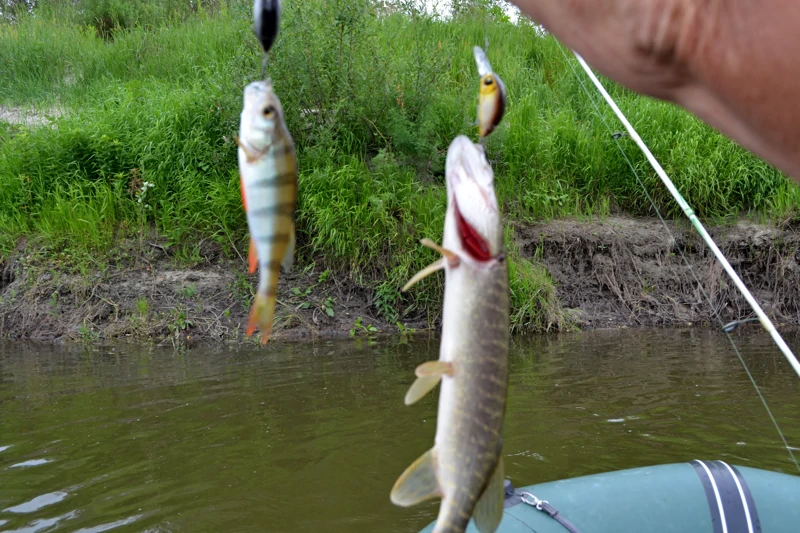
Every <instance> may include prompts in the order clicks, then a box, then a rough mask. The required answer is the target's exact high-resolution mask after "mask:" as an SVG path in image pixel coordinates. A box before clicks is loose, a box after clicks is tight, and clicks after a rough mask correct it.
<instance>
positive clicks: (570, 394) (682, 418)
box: [0, 328, 800, 533]
mask: <svg viewBox="0 0 800 533" xmlns="http://www.w3.org/2000/svg"><path fill="white" fill-rule="evenodd" d="M735 339H736V341H737V343H738V344H739V345H740V346H741V348H742V350H743V352H744V354H745V359H746V361H747V363H748V364H749V365H750V368H751V370H752V371H753V374H754V377H755V379H756V381H757V383H758V384H759V386H760V387H761V389H762V392H763V393H764V395H765V397H766V398H767V401H768V402H769V404H770V406H771V407H772V409H773V411H774V414H775V416H776V417H777V419H778V420H779V422H780V423H781V426H782V428H783V430H784V432H785V433H786V436H787V438H788V440H789V442H790V444H792V443H793V445H794V446H800V379H798V378H797V377H796V376H794V375H793V374H792V373H791V369H790V367H789V365H788V364H787V363H785V361H784V360H783V359H782V358H781V356H780V354H779V353H778V352H777V350H776V349H775V348H774V347H773V345H772V344H771V341H770V339H769V337H768V336H766V335H764V334H761V333H759V332H757V331H756V330H755V328H749V329H748V330H747V331H744V330H742V331H740V332H737V333H736V334H735ZM786 340H787V342H788V343H789V344H790V346H792V347H793V348H794V349H795V350H797V348H798V347H800V336H797V335H792V334H787V336H786ZM437 357H438V341H437V339H435V338H430V339H419V338H417V339H414V340H411V341H403V340H400V339H392V340H382V341H380V342H377V343H372V342H367V341H366V340H356V341H336V342H317V343H296V344H295V343H278V342H273V343H271V344H270V346H269V347H268V348H267V349H266V350H262V349H257V348H255V347H250V346H245V347H235V348H232V347H215V348H192V349H188V350H178V351H176V350H173V349H171V348H170V349H165V348H164V349H162V348H147V347H133V346H125V345H118V346H114V347H107V348H103V349H99V348H91V349H80V348H63V347H50V346H36V345H28V344H5V345H3V344H0V531H6V532H12V531H13V532H29V533H33V532H51V531H59V532H61V531H64V532H67V531H69V532H80V533H98V532H101V531H114V532H118V533H123V532H192V533H202V532H215V533H219V532H225V533H228V532H251V531H252V532H256V531H259V532H287V533H288V532H309V533H310V532H314V533H319V532H332V533H345V532H382V533H394V532H396V533H415V532H417V531H419V530H420V529H421V528H422V527H423V526H425V525H426V524H427V523H429V522H430V521H431V520H433V519H434V518H435V514H436V510H437V508H438V502H431V503H427V504H422V505H420V506H418V507H414V508H409V509H401V508H398V507H394V506H393V505H392V504H391V503H390V502H389V490H390V489H391V487H392V485H393V483H394V481H395V479H396V478H397V476H398V475H399V474H400V473H401V472H402V471H403V470H404V469H405V468H406V466H408V464H409V463H411V462H412V461H413V460H414V459H416V458H417V457H418V456H419V455H420V454H422V453H423V452H424V451H425V450H427V449H428V448H429V447H430V446H431V445H432V444H433V436H434V432H435V424H436V400H437V394H432V395H430V397H427V398H425V399H424V400H422V401H420V402H419V403H418V404H415V405H414V406H410V407H406V406H404V405H403V395H404V394H405V391H406V389H407V387H408V386H409V385H410V383H411V382H412V380H413V370H414V368H415V367H416V365H418V364H419V363H421V362H423V361H426V360H429V359H435V358H437ZM511 368H512V373H511V386H510V391H509V404H508V414H507V419H506V428H505V431H504V435H505V448H504V454H505V464H506V476H507V477H508V478H510V479H511V480H512V481H513V482H514V484H515V485H516V486H524V485H528V484H533V483H539V482H544V481H550V480H554V479H560V478H564V477H571V476H578V475H584V474H592V473H598V472H605V471H609V470H615V469H623V468H631V467H637V466H645V465H652V464H660V463H671V462H681V461H689V460H691V459H694V458H706V459H724V460H726V461H728V462H731V463H734V464H741V465H747V466H753V467H758V468H765V469H770V470H776V471H782V472H787V473H792V472H793V473H795V474H796V473H797V470H796V469H795V467H794V465H793V464H792V463H791V462H790V460H789V455H788V453H787V452H786V450H785V449H784V448H783V447H782V444H781V442H780V440H779V437H778V434H777V432H776V431H775V429H774V427H773V426H772V423H771V422H770V421H769V419H768V417H767V415H766V412H765V410H764V408H763V407H762V405H761V403H760V401H759V399H758V397H757V395H756V392H755V390H754V388H753V386H752V384H751V383H750V381H749V379H748V377H747V375H746V374H745V372H744V371H743V370H742V367H741V364H740V363H739V361H738V359H736V357H735V355H734V354H733V352H732V350H731V347H730V343H729V342H728V340H727V338H726V337H725V336H724V335H722V334H720V333H718V332H715V331H710V330H700V329H691V330H638V329H637V330H617V331H595V332H583V333H576V334H565V335H558V336H547V337H533V338H525V339H519V338H518V339H515V340H514V342H513V348H512V354H511Z"/></svg>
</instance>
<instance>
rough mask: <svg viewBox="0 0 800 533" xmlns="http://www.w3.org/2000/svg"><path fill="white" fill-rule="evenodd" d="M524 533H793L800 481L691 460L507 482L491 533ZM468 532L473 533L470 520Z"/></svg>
mask: <svg viewBox="0 0 800 533" xmlns="http://www.w3.org/2000/svg"><path fill="white" fill-rule="evenodd" d="M434 524H435V522H434V523H433V524H431V525H429V526H428V527H426V528H425V529H423V530H422V532H421V533H430V532H431V531H433V526H434ZM523 532H524V533H531V532H535V533H628V532H630V533H666V532H670V533H762V532H763V533H798V532H800V477H797V476H793V475H788V474H780V473H777V472H770V471H767V470H759V469H756V468H748V467H744V466H733V465H729V464H727V463H725V462H723V461H700V460H696V461H692V462H691V463H678V464H669V465H659V466H650V467H644V468H634V469H630V470H620V471H616V472H609V473H606V474H594V475H591V476H583V477H577V478H572V479H565V480H561V481H553V482H550V483H542V484H539V485H531V486H528V487H523V488H514V487H513V486H512V484H511V482H510V481H506V495H505V511H504V514H503V520H502V521H501V522H500V526H499V527H498V528H497V531H496V532H495V533H523ZM467 533H480V532H479V531H478V529H477V528H476V527H475V524H474V522H472V521H470V524H469V527H468V528H467Z"/></svg>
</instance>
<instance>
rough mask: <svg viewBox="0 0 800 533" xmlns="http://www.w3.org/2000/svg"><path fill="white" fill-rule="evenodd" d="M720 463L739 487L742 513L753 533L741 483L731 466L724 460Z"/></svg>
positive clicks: (748, 508) (748, 528)
mask: <svg viewBox="0 0 800 533" xmlns="http://www.w3.org/2000/svg"><path fill="white" fill-rule="evenodd" d="M720 463H722V464H724V465H725V468H727V469H728V472H730V473H731V476H733V480H734V481H735V482H736V488H738V489H739V496H740V497H741V498H742V507H744V515H745V517H747V530H748V531H749V532H750V533H755V530H754V529H753V521H752V520H751V519H750V506H749V505H747V497H746V496H745V495H744V489H742V484H741V483H739V478H738V477H737V476H736V472H734V471H733V468H731V467H730V465H728V463H726V462H725V461H720Z"/></svg>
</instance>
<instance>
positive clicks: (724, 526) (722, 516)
mask: <svg viewBox="0 0 800 533" xmlns="http://www.w3.org/2000/svg"><path fill="white" fill-rule="evenodd" d="M697 462H698V463H700V466H702V467H703V470H705V471H706V474H707V475H708V479H709V480H710V481H711V488H712V489H714V496H715V497H716V498H717V507H719V518H720V520H721V521H722V533H728V523H727V522H726V520H725V509H724V508H723V507H722V498H721V497H720V495H719V489H717V482H716V481H714V476H713V475H712V474H711V470H709V469H708V467H707V466H706V464H705V463H704V462H703V461H700V460H699V459H698V460H697Z"/></svg>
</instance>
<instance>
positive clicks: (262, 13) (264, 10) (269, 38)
mask: <svg viewBox="0 0 800 533" xmlns="http://www.w3.org/2000/svg"><path fill="white" fill-rule="evenodd" d="M253 20H254V23H255V24H254V26H253V31H254V32H255V34H256V37H257V38H258V41H259V42H260V43H261V48H263V49H264V62H263V64H262V72H261V77H262V78H263V77H264V75H265V73H266V68H267V54H268V53H269V51H270V49H271V48H272V45H273V43H274V42H275V38H276V37H277V36H278V29H279V27H280V22H281V1H280V0H255V3H254V4H253Z"/></svg>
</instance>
